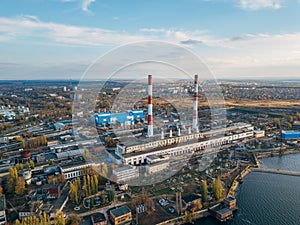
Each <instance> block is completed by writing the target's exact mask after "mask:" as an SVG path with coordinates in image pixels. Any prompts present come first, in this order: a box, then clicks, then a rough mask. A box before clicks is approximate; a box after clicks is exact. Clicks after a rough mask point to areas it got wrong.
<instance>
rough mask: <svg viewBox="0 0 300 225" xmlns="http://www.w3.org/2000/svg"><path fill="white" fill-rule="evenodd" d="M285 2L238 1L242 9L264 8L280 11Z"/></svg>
mask: <svg viewBox="0 0 300 225" xmlns="http://www.w3.org/2000/svg"><path fill="white" fill-rule="evenodd" d="M284 2H285V0H239V6H240V7H241V8H242V9H248V10H259V9H264V8H270V9H275V10H276V9H280V8H281V7H282V3H284Z"/></svg>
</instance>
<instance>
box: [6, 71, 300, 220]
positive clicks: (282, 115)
mask: <svg viewBox="0 0 300 225" xmlns="http://www.w3.org/2000/svg"><path fill="white" fill-rule="evenodd" d="M145 78H146V79H145V80H146V83H135V82H134V81H130V80H122V81H118V80H115V81H110V82H102V81H99V82H98V81H97V82H96V81H86V82H82V83H80V82H78V81H74V80H55V81H54V80H49V81H42V80H36V81H35V80H32V81H22V80H20V81H0V156H1V160H0V224H15V225H18V224H26V225H31V224H33V225H37V224H57V225H59V224H61V225H63V224H72V225H75V224H82V225H95V224H97V225H105V224H112V225H116V224H141V225H155V224H161V225H162V224H188V223H192V222H193V221H194V220H196V219H200V218H202V217H208V216H210V217H213V218H215V220H218V221H226V220H228V219H230V218H232V217H234V214H235V211H236V210H239V209H238V207H239V202H238V201H237V199H236V198H235V197H236V194H237V191H238V186H239V185H240V184H241V183H243V179H244V177H245V176H246V175H247V174H248V173H250V172H256V171H260V172H266V173H283V174H285V173H287V172H288V171H280V170H278V171H276V170H275V171H273V170H271V169H269V170H268V169H265V168H262V167H261V163H260V158H264V157H273V156H281V155H285V154H293V153H298V152H300V142H299V140H300V111H299V106H300V82H297V81H294V82H285V81H272V82H270V81H268V82H265V81H231V80H221V81H218V83H217V84H218V87H220V94H221V95H222V99H218V100H220V101H215V102H212V101H210V96H209V95H207V93H206V92H205V88H204V85H205V84H203V83H202V81H201V79H199V80H198V76H197V75H196V76H195V77H193V79H191V80H176V81H174V82H169V83H159V82H156V80H155V79H156V77H155V75H153V76H152V75H148V76H145ZM99 87H101V89H100V90H99ZM212 95H214V96H215V92H214V93H213V94H212ZM94 96H96V98H94ZM221 100H222V101H221ZM212 104H214V107H218V108H217V110H215V109H214V110H212ZM292 175H296V176H300V174H298V173H296V172H295V173H294V174H292Z"/></svg>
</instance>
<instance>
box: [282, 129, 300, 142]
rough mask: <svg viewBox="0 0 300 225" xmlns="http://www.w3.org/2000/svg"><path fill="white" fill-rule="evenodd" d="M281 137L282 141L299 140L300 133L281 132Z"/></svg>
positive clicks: (294, 131) (292, 131)
mask: <svg viewBox="0 0 300 225" xmlns="http://www.w3.org/2000/svg"><path fill="white" fill-rule="evenodd" d="M281 137H282V139H284V140H289V139H300V131H297V130H283V131H281Z"/></svg>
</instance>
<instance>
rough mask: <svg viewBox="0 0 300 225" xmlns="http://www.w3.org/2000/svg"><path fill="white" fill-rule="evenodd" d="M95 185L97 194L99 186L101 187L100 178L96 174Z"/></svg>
mask: <svg viewBox="0 0 300 225" xmlns="http://www.w3.org/2000/svg"><path fill="white" fill-rule="evenodd" d="M94 185H95V193H97V192H98V186H99V180H98V176H97V175H96V174H95V175H94Z"/></svg>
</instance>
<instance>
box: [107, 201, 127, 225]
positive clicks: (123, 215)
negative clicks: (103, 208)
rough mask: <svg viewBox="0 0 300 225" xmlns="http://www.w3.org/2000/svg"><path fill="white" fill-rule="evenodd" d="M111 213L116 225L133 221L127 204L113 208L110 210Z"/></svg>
mask: <svg viewBox="0 0 300 225" xmlns="http://www.w3.org/2000/svg"><path fill="white" fill-rule="evenodd" d="M109 215H110V219H111V221H112V222H113V224H114V225H117V224H125V223H129V222H131V221H132V214H131V210H130V209H129V207H128V206H126V205H125V206H121V207H119V208H116V209H112V210H111V211H110V212H109Z"/></svg>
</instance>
